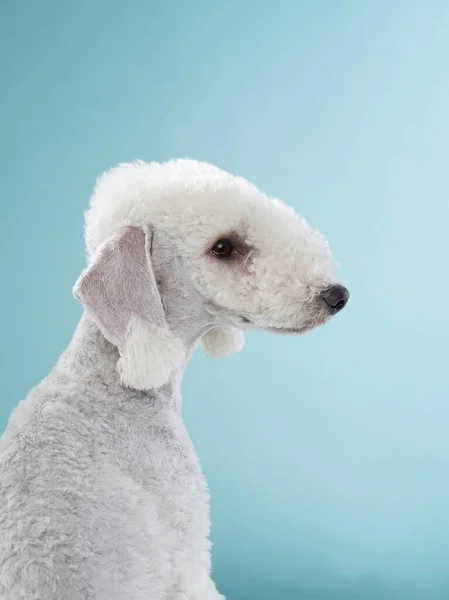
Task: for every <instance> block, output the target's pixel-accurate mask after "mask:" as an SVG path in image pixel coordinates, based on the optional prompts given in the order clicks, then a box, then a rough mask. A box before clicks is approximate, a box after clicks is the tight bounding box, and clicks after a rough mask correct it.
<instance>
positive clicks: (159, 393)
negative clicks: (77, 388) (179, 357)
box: [57, 314, 196, 411]
mask: <svg viewBox="0 0 449 600" xmlns="http://www.w3.org/2000/svg"><path fill="white" fill-rule="evenodd" d="M195 345H196V341H193V340H189V345H188V347H187V359H186V362H185V364H184V365H182V367H181V368H180V369H178V370H177V371H176V372H174V373H173V374H172V377H171V380H170V381H169V382H168V383H167V384H166V385H164V386H163V387H161V388H158V389H151V390H145V391H138V390H134V389H130V388H126V387H123V386H122V385H121V384H120V377H119V374H118V372H117V361H118V359H119V351H118V348H117V347H116V346H114V345H113V344H111V343H110V342H109V341H108V340H107V339H106V338H105V337H104V335H103V334H102V333H101V331H100V330H99V328H98V327H97V325H95V323H94V322H93V321H92V320H91V319H90V318H89V317H88V316H87V315H86V314H84V315H83V316H82V317H81V320H80V322H79V324H78V326H77V328H76V331H75V333H74V335H73V338H72V340H71V342H70V344H69V345H68V347H67V349H66V350H65V351H64V352H63V354H62V355H61V358H60V359H59V361H58V365H57V369H58V370H63V371H64V372H66V373H67V374H68V375H69V376H71V377H74V378H76V379H78V380H82V381H83V384H84V385H86V386H88V387H91V388H92V389H93V390H96V389H98V390H101V391H102V392H104V393H108V394H110V395H111V396H112V395H113V396H115V397H117V396H119V397H128V398H132V397H133V396H139V397H141V396H148V398H151V399H152V400H153V401H154V400H155V399H160V401H166V402H169V403H171V404H173V403H174V405H175V407H176V408H177V410H179V411H180V409H181V393H180V385H181V380H182V376H183V373H184V369H185V366H186V364H187V362H188V360H189V358H190V356H191V355H192V353H193V350H194V347H195Z"/></svg>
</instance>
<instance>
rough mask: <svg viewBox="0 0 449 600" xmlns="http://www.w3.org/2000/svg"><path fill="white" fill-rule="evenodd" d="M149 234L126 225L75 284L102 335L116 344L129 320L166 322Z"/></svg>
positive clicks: (118, 342)
mask: <svg viewBox="0 0 449 600" xmlns="http://www.w3.org/2000/svg"><path fill="white" fill-rule="evenodd" d="M149 237H150V234H148V233H147V234H146V233H145V232H144V231H143V230H141V229H139V228H137V227H126V228H125V229H124V230H122V231H120V232H119V233H118V234H117V235H116V236H115V237H113V238H112V239H110V240H109V241H108V242H106V244H104V245H103V246H102V247H101V248H100V249H99V250H98V252H97V254H96V255H95V256H94V259H93V261H92V263H91V265H90V266H89V267H88V268H87V269H86V270H85V271H84V272H83V274H82V275H81V277H80V279H79V280H78V282H77V284H76V286H75V295H76V296H77V298H78V299H79V300H80V301H81V303H82V304H83V306H84V308H85V309H86V311H87V312H88V313H89V314H90V315H91V316H92V317H93V318H94V319H95V321H96V322H97V324H98V326H99V327H100V329H101V331H102V332H103V334H104V336H105V337H106V338H107V339H109V340H110V341H111V342H112V343H113V344H115V345H116V346H119V347H121V346H122V345H123V343H124V341H125V337H126V333H127V330H128V327H129V324H130V323H131V321H132V319H136V318H137V319H140V320H142V321H145V322H147V323H148V324H151V325H154V326H158V327H164V326H165V325H166V323H165V317H164V312H163V308H162V304H161V299H160V297H159V292H158V289H157V286H156V281H155V278H154V274H153V270H152V268H151V263H150V255H149Z"/></svg>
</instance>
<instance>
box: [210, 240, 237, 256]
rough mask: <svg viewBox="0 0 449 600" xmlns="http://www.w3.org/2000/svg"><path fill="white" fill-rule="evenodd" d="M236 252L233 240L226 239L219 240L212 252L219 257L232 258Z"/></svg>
mask: <svg viewBox="0 0 449 600" xmlns="http://www.w3.org/2000/svg"><path fill="white" fill-rule="evenodd" d="M233 252H234V246H233V245H232V242H230V241H229V240H226V239H222V240H218V242H216V244H215V246H214V247H213V248H212V254H213V255H214V256H216V257H217V258H230V257H231V256H232V253H233Z"/></svg>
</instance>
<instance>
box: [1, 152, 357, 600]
mask: <svg viewBox="0 0 449 600" xmlns="http://www.w3.org/2000/svg"><path fill="white" fill-rule="evenodd" d="M85 234H86V249H87V268H86V269H85V270H84V271H83V273H81V276H80V278H79V279H78V282H77V283H76V285H75V288H74V293H75V296H76V297H77V298H78V299H79V300H80V302H81V303H82V305H83V307H84V315H83V317H82V319H81V321H80V323H79V325H78V328H77V330H76V332H75V334H74V337H73V339H72V341H71V343H70V345H69V346H68V348H67V349H66V351H65V352H64V353H63V355H62V356H61V358H60V359H59V361H58V363H57V365H56V366H55V368H54V369H53V370H52V371H51V373H50V374H49V375H48V377H46V378H45V379H44V380H43V381H42V382H41V383H40V384H39V385H38V386H37V387H35V388H34V389H33V390H32V391H31V392H30V394H29V395H28V397H27V398H26V399H25V400H24V401H23V402H22V403H21V404H20V405H19V406H18V407H17V408H16V410H15V411H14V413H13V415H12V416H11V419H10V422H9V424H8V427H7V429H6V431H5V433H4V434H3V436H2V438H1V440H0V600H175V599H176V600H218V599H219V598H223V596H221V595H220V594H219V593H218V592H217V590H216V587H215V585H214V583H213V582H212V580H211V578H210V543H209V540H208V536H209V509H208V494H207V489H206V485H205V482H204V479H203V476H202V473H201V469H200V466H199V463H198V459H197V457H196V454H195V451H194V448H193V446H192V443H191V441H190V439H189V436H188V434H187V432H186V430H185V427H184V424H183V421H182V417H181V399H180V381H181V377H182V373H183V370H184V368H185V366H186V363H187V361H188V360H189V357H190V356H191V354H192V352H193V351H194V349H195V347H196V346H197V345H198V344H201V345H202V346H203V348H204V350H205V352H206V354H207V355H209V356H221V355H226V354H230V353H232V352H235V351H238V350H240V349H241V347H242V345H243V342H244V338H243V336H244V332H245V331H247V330H262V331H269V332H278V333H291V334H295V333H303V332H306V331H308V330H310V329H312V328H313V327H316V326H318V325H321V324H323V323H325V322H326V321H327V320H328V319H329V318H330V317H331V316H332V315H334V314H335V313H337V312H338V311H339V310H341V309H342V308H343V307H344V306H345V304H346V302H347V300H348V297H349V294H348V291H347V290H346V288H344V287H343V286H342V285H340V284H339V283H338V281H337V279H336V274H335V265H334V262H333V260H332V256H331V254H330V251H329V248H328V245H327V243H326V241H325V240H324V238H323V237H322V236H321V235H320V234H319V233H318V232H316V231H314V230H312V229H311V228H310V226H309V225H308V224H307V223H306V221H305V220H304V219H303V218H301V217H299V216H298V215H297V214H295V212H294V211H293V210H292V209H291V208H288V207H287V206H285V205H284V204H283V203H282V202H280V201H279V200H275V199H271V198H269V197H267V196H266V195H264V194H263V193H262V192H260V191H259V190H258V189H257V188H256V187H254V186H253V185H252V184H250V183H248V182H247V181H246V180H244V179H242V178H240V177H234V176H232V175H230V174H228V173H226V172H224V171H222V170H220V169H218V168H216V167H213V166H211V165H208V164H205V163H201V162H197V161H193V160H187V159H185V160H177V161H171V162H167V163H164V164H156V163H143V162H137V163H133V164H122V165H119V166H118V167H116V168H115V169H112V170H111V171H109V172H107V173H105V174H104V175H103V176H102V177H101V178H100V179H99V180H98V182H97V186H96V188H95V190H94V193H93V196H92V199H91V203H90V207H89V210H88V211H87V213H86V228H85Z"/></svg>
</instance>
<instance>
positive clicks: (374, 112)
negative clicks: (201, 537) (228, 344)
mask: <svg viewBox="0 0 449 600" xmlns="http://www.w3.org/2000/svg"><path fill="white" fill-rule="evenodd" d="M448 32H449V2H447V1H446V0H441V1H438V0H422V1H414V0H394V1H391V2H387V1H383V0H378V1H376V0H372V1H365V0H352V1H350V0H314V1H312V0H309V1H307V2H304V1H299V0H296V1H295V0H290V1H289V0H276V1H274V0H273V1H257V0H241V1H240V2H239V1H237V0H227V1H222V2H221V1H218V0H217V1H214V0H209V1H204V2H203V1H200V0H192V1H187V0H185V1H182V0H165V1H162V0H161V1H159V2H152V1H150V0H134V1H133V2H130V3H125V2H118V1H114V0H109V1H107V2H106V1H105V0H95V1H93V0H92V1H90V2H89V1H87V0H78V1H77V2H67V1H62V0H58V1H56V0H53V1H49V0H41V1H40V2H31V1H29V0H22V1H21V2H16V3H13V2H5V1H4V2H2V3H1V18H0V40H1V41H0V49H1V52H0V61H1V80H0V84H1V95H0V114H1V156H0V159H1V160H0V169H1V200H0V202H1V223H2V228H1V236H0V249H1V257H0V260H1V264H0V268H1V278H2V279H1V281H2V288H1V296H0V304H1V314H2V327H1V335H2V339H1V344H0V352H1V363H0V364H1V381H2V394H1V404H0V429H2V428H3V427H4V426H5V425H6V422H7V419H8V416H9V414H10V412H11V410H12V408H13V407H14V406H15V405H16V404H17V402H18V401H19V400H20V399H21V398H23V397H24V396H25V395H26V393H27V391H28V390H29V388H30V387H31V386H33V385H34V384H36V383H37V382H38V381H39V380H40V379H41V378H43V377H44V376H45V375H46V374H47V372H48V371H49V370H50V369H51V367H52V366H53V365H54V363H55V361H56V359H57V357H58V356H59V354H60V353H61V351H62V350H63V348H64V347H65V346H66V344H67V343H68V342H69V340H70V337H71V335H72V332H73V330H74V328H75V326H76V323H77V321H78V319H79V317H80V314H81V309H80V306H79V305H78V304H77V302H76V301H75V300H74V299H73V298H72V294H71V289H72V285H73V284H74V282H75V280H76V278H77V276H78V274H79V272H80V270H81V269H82V268H83V266H84V254H83V252H84V251H83V239H82V225H83V210H84V209H85V208H86V206H87V203H88V199H89V195H90V192H91V189H92V187H93V184H94V181H95V178H96V176H97V175H98V174H99V173H100V172H101V171H103V170H104V169H106V168H108V167H110V166H112V165H114V164H116V163H117V162H119V161H129V160H133V159H135V158H142V159H145V160H158V161H160V160H164V159H168V158H171V157H177V156H185V155H188V156H191V157H195V158H199V159H203V160H206V161H209V162H212V163H216V164H218V165H219V166H221V167H223V168H225V169H228V170H231V171H233V172H238V173H240V174H243V175H244V176H246V177H247V178H249V179H250V180H252V181H253V182H254V183H256V184H257V185H258V186H260V187H261V188H262V189H263V190H264V191H266V192H268V193H270V194H273V195H276V196H279V197H281V198H282V199H283V200H284V201H286V202H287V203H289V204H292V205H294V206H295V207H296V208H297V209H298V210H299V211H300V212H301V213H302V214H304V215H305V216H306V218H307V219H308V220H309V222H310V223H311V224H312V225H314V226H316V227H318V228H319V229H320V230H321V231H322V232H323V233H324V234H325V235H326V236H327V237H328V239H329V241H330V243H331V247H332V249H333V251H334V254H335V255H336V257H337V259H338V261H339V262H340V263H341V265H342V269H341V277H342V280H343V282H344V283H345V284H346V285H347V286H348V287H349V288H350V290H351V293H352V297H351V301H350V304H349V305H348V307H347V309H345V311H343V313H342V314H340V315H338V316H337V317H336V318H335V320H334V321H333V322H332V323H330V324H328V325H326V326H325V327H324V328H322V329H320V330H317V331H315V332H313V333H310V334H308V335H307V336H305V337H303V338H300V339H298V338H284V337H281V338H277V337H270V336H268V335H262V334H260V335H259V334H253V335H250V336H248V340H247V346H246V348H245V350H244V351H243V352H242V353H240V354H239V355H237V356H234V357H231V358H229V359H223V360H219V361H208V360H207V359H205V358H204V357H203V356H202V355H200V354H198V355H196V356H195V358H194V360H193V362H192V364H191V365H190V367H189V369H188V372H187V374H186V378H185V381H184V412H185V418H186V421H187V424H188V427H189V430H190V432H191V435H192V437H193V439H194V441H195V443H196V446H197V449H198V452H199V454H200V457H201V460H202V464H203V467H204V470H205V472H206V474H207V477H208V480H209V483H210V487H211V492H212V519H213V532H212V534H213V540H214V544H215V545H214V577H215V579H216V580H217V582H218V585H219V587H220V588H221V590H222V591H223V593H226V594H227V596H228V598H229V600H243V599H254V600H256V599H257V600H290V599H301V600H302V599H304V600H306V599H307V600H309V599H310V600H312V599H313V600H339V599H343V600H352V599H354V600H362V599H363V600H364V599H370V600H383V599H388V600H390V599H391V600H395V599H402V600H415V599H416V600H436V599H447V598H449V570H448V565H449V510H448V509H449V477H448V468H449V436H448V420H449V379H448V351H447V343H448V334H449V317H448V307H447V301H448V298H449V284H448V264H447V263H448V248H447V228H448V219H449V195H448V175H449V169H448V155H449V142H448V140H449V33H448Z"/></svg>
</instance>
